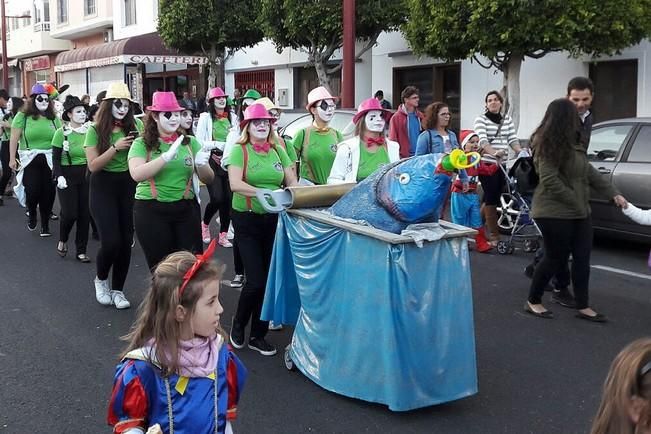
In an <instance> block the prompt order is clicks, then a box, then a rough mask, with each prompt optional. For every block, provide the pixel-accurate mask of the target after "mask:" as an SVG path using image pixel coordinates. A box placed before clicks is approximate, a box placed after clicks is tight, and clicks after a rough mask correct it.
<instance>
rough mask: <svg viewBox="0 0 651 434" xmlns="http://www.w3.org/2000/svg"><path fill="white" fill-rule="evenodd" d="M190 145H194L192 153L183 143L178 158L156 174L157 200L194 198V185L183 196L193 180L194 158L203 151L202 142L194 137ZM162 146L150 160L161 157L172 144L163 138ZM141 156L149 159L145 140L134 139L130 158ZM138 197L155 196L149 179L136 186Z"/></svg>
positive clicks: (169, 200) (140, 198)
mask: <svg viewBox="0 0 651 434" xmlns="http://www.w3.org/2000/svg"><path fill="white" fill-rule="evenodd" d="M189 139H190V147H192V155H190V150H189V149H188V146H186V145H181V146H180V147H179V151H178V152H177V154H176V158H175V159H173V160H171V161H170V162H168V163H167V164H165V166H163V168H162V169H161V170H160V171H159V172H158V173H157V174H156V176H154V185H155V186H156V191H157V192H158V196H157V197H156V200H157V201H159V202H176V201H179V200H181V199H193V198H194V192H193V191H192V186H190V189H189V190H188V194H187V195H185V197H184V196H183V193H185V190H186V188H187V186H188V182H191V181H190V180H191V179H192V172H193V171H194V158H193V155H196V154H197V152H199V151H201V143H199V141H198V140H197V139H195V138H194V137H189ZM158 143H159V145H160V147H159V148H158V150H157V151H153V152H152V153H151V157H150V161H151V160H155V159H156V158H159V157H160V156H161V154H162V153H163V152H165V151H167V150H169V149H170V146H171V144H169V143H165V142H163V141H162V140H159V141H158ZM134 157H140V158H144V159H145V160H146V159H147V148H146V147H145V141H144V140H143V139H142V138H137V139H136V140H134V141H133V144H132V145H131V148H130V149H129V159H131V158H134ZM136 199H139V200H153V199H154V196H153V194H152V191H151V182H150V181H149V180H148V179H147V180H145V181H140V182H139V183H138V185H137V186H136Z"/></svg>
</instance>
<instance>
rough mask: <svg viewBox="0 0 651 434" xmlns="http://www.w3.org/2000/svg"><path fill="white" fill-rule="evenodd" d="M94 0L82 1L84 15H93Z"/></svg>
mask: <svg viewBox="0 0 651 434" xmlns="http://www.w3.org/2000/svg"><path fill="white" fill-rule="evenodd" d="M96 12H97V11H96V9H95V0H84V15H95V13H96Z"/></svg>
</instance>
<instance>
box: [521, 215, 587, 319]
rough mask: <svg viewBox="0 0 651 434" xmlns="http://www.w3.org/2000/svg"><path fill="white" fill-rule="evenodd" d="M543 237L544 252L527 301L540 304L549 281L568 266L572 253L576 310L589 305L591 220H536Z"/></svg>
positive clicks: (535, 272)
mask: <svg viewBox="0 0 651 434" xmlns="http://www.w3.org/2000/svg"><path fill="white" fill-rule="evenodd" d="M536 223H537V224H538V226H539V227H540V231H541V232H542V235H543V244H544V247H545V253H544V255H543V258H542V261H540V264H538V266H537V267H536V269H535V271H534V273H533V280H532V281H531V287H530V288H529V302H530V303H531V304H540V303H541V300H542V295H543V293H544V291H545V286H547V283H548V282H549V279H551V278H552V276H553V275H554V274H555V273H557V272H558V271H559V270H561V269H562V268H563V267H567V261H568V259H569V257H570V253H571V254H572V286H573V288H574V298H575V300H576V308H577V309H585V308H587V307H588V306H589V304H588V302H589V300H588V285H589V281H590V251H591V250H592V221H591V219H590V217H588V218H585V219H573V220H566V219H550V218H537V219H536Z"/></svg>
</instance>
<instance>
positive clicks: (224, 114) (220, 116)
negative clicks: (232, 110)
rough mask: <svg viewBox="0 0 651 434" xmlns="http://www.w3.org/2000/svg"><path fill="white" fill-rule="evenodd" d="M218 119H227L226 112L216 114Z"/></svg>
mask: <svg viewBox="0 0 651 434" xmlns="http://www.w3.org/2000/svg"><path fill="white" fill-rule="evenodd" d="M217 117H218V118H219V119H228V112H221V113H217Z"/></svg>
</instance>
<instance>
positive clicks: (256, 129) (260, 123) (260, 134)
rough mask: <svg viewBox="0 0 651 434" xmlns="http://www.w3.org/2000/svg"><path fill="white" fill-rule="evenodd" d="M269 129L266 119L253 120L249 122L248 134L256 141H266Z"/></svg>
mask: <svg viewBox="0 0 651 434" xmlns="http://www.w3.org/2000/svg"><path fill="white" fill-rule="evenodd" d="M269 128H270V127H269V121H268V120H267V119H253V120H252V121H251V122H249V134H250V135H251V137H253V138H254V139H256V140H267V137H268V136H269Z"/></svg>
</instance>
